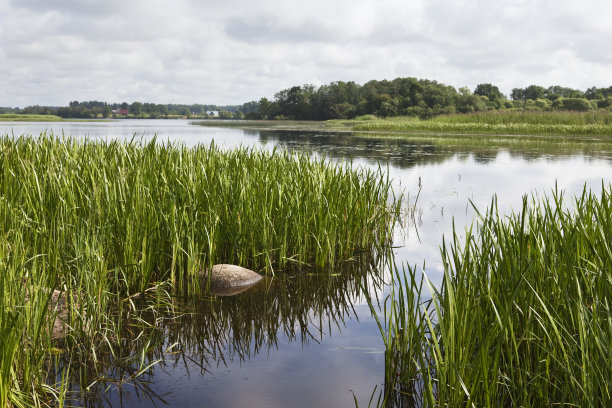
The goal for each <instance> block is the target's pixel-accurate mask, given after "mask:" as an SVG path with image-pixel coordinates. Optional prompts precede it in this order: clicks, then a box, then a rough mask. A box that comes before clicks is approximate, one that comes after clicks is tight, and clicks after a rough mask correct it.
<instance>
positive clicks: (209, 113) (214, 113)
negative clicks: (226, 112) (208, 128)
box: [206, 111, 219, 118]
mask: <svg viewBox="0 0 612 408" xmlns="http://www.w3.org/2000/svg"><path fill="white" fill-rule="evenodd" d="M206 114H207V115H208V116H212V117H213V118H218V117H219V111H206Z"/></svg>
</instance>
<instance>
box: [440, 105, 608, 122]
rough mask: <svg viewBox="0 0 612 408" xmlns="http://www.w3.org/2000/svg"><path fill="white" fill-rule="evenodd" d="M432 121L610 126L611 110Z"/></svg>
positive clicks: (503, 113)
mask: <svg viewBox="0 0 612 408" xmlns="http://www.w3.org/2000/svg"><path fill="white" fill-rule="evenodd" d="M433 120H435V121H438V122H447V123H466V122H467V123H491V124H504V123H505V124H508V123H529V124H534V125H612V110H603V109H600V110H596V111H589V112H575V111H548V112H538V111H525V110H498V111H484V112H474V113H468V114H455V115H441V116H437V117H436V118H434V119H433Z"/></svg>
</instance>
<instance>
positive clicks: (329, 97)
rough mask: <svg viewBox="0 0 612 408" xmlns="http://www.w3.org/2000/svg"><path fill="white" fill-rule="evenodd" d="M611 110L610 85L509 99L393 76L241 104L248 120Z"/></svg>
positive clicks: (536, 91) (491, 89) (483, 89)
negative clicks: (367, 115)
mask: <svg viewBox="0 0 612 408" xmlns="http://www.w3.org/2000/svg"><path fill="white" fill-rule="evenodd" d="M601 108H612V86H611V87H609V88H595V87H593V88H589V89H587V91H586V92H583V91H580V90H576V89H571V88H565V87H561V86H551V87H548V88H544V87H541V86H537V85H531V86H528V87H526V88H524V89H523V88H515V89H513V90H512V93H511V95H510V98H508V97H507V96H506V95H504V94H503V93H502V92H501V91H500V90H499V88H498V87H497V86H495V85H492V84H488V83H487V84H479V85H478V86H476V88H475V89H474V90H473V91H472V90H470V89H469V88H467V87H463V88H459V89H455V88H454V87H452V86H448V85H444V84H441V83H439V82H437V81H430V80H426V79H416V78H396V79H394V80H392V81H388V80H383V81H369V82H367V83H365V84H364V85H359V84H356V83H355V82H342V81H338V82H332V83H330V84H329V85H323V86H319V87H317V86H314V85H303V86H294V87H291V88H287V89H284V90H282V91H280V92H277V93H276V94H275V95H274V100H272V101H270V100H268V99H267V98H261V99H260V100H259V101H258V102H249V103H248V104H244V105H243V106H242V107H241V109H242V111H243V113H244V114H245V117H246V118H248V119H295V120H327V119H347V118H354V117H356V116H360V115H366V114H372V115H376V116H379V117H390V116H418V117H421V118H430V117H433V116H436V115H440V114H452V113H470V112H477V111H487V110H499V109H527V110H542V111H543V110H575V111H588V110H594V109H601Z"/></svg>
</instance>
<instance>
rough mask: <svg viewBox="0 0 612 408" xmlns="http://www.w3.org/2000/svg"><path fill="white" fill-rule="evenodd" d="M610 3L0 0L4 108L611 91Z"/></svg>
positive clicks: (605, 0) (601, 0)
mask: <svg viewBox="0 0 612 408" xmlns="http://www.w3.org/2000/svg"><path fill="white" fill-rule="evenodd" d="M610 21H612V1H610V0H582V1H575V0H499V1H494V0H452V1H451V0H350V1H348V0H334V1H331V0H326V1H319V0H309V1H291V0H278V1H277V0H269V1H268V0H266V1H252V0H226V1H211V0H172V1H167V0H165V1H164V0H0V106H13V107H17V106H18V107H24V106H27V105H49V106H66V105H67V104H68V103H69V102H70V101H73V100H79V101H88V100H99V101H106V102H109V103H111V102H124V101H125V102H129V103H131V102H134V101H140V102H153V103H202V104H218V105H226V104H228V105H234V104H242V103H244V102H248V101H252V100H259V99H260V98H261V97H267V98H269V99H271V98H273V97H274V94H275V93H276V92H278V91H280V90H282V89H285V88H288V87H291V86H294V85H303V84H314V85H323V84H327V83H330V82H333V81H355V82H357V83H359V84H363V83H365V82H367V81H369V80H372V79H376V80H382V79H389V80H391V79H394V78H397V77H416V78H422V79H430V80H436V81H438V82H441V83H444V84H447V85H452V86H454V87H456V88H459V87H463V86H467V87H469V88H470V89H471V90H473V89H474V88H475V86H476V85H477V84H479V83H492V84H494V85H497V86H498V87H499V88H500V89H501V91H502V92H504V93H505V94H506V95H509V93H510V91H511V90H512V88H517V87H520V88H523V87H526V86H528V85H531V84H536V85H541V86H545V87H547V86H551V85H561V86H567V87H571V88H576V89H581V90H586V89H587V88H589V87H591V86H597V87H608V86H611V85H612V51H611V50H612V48H611V47H612V46H611V44H612V23H610Z"/></svg>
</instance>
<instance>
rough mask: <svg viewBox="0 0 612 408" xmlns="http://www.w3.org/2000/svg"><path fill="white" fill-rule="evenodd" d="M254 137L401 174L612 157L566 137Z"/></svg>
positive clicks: (609, 149) (598, 143) (600, 143)
mask: <svg viewBox="0 0 612 408" xmlns="http://www.w3.org/2000/svg"><path fill="white" fill-rule="evenodd" d="M245 132H248V134H249V135H257V134H258V135H259V141H260V143H262V144H264V145H265V144H267V143H268V142H275V143H278V144H279V145H280V146H282V147H284V148H288V149H295V150H300V151H303V150H306V151H310V152H313V153H318V154H322V155H325V156H327V157H330V158H334V159H365V160H368V161H369V162H370V163H372V164H376V163H379V162H382V163H386V162H387V161H388V162H389V163H390V164H391V165H393V166H396V167H399V168H402V169H405V168H410V167H414V166H417V165H425V164H439V163H443V162H445V161H446V160H448V159H450V158H452V157H455V156H457V157H458V158H460V159H462V158H465V159H467V158H469V157H473V159H474V160H475V161H476V162H477V163H483V164H486V163H490V162H492V161H494V160H495V159H496V158H497V156H498V154H499V153H501V152H507V153H508V154H509V155H510V156H511V157H515V158H521V159H523V160H526V161H534V160H540V159H543V158H544V159H548V160H555V159H563V158H567V157H569V156H575V155H585V156H588V157H593V158H599V159H608V160H609V159H611V158H612V143H610V142H608V141H605V140H590V139H580V138H577V139H571V138H567V137H523V138H521V137H508V138H505V137H503V136H492V137H488V136H448V137H447V136H435V135H431V136H423V135H414V136H389V135H370V136H368V135H364V134H347V133H331V132H329V133H322V132H313V131H298V130H295V131H290V130H261V131H253V130H248V131H247V130H245Z"/></svg>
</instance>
